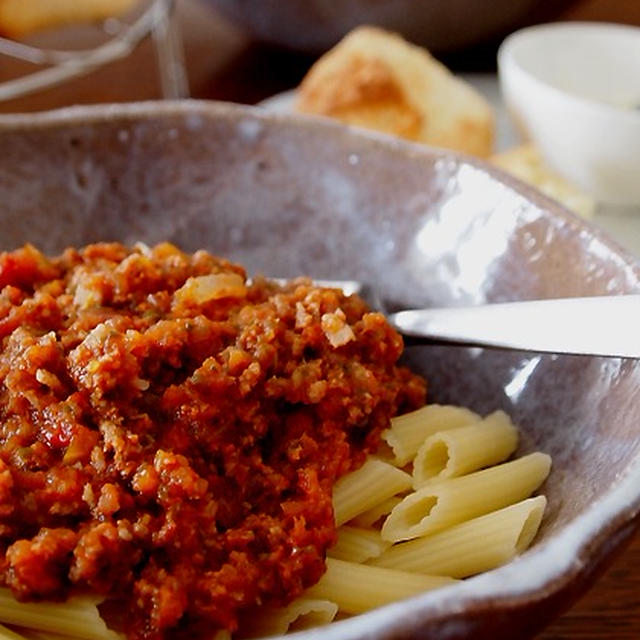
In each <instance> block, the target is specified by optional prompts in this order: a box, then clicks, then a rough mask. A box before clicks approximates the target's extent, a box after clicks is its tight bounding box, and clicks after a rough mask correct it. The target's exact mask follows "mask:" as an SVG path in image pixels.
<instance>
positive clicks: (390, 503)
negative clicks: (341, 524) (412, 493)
mask: <svg viewBox="0 0 640 640" xmlns="http://www.w3.org/2000/svg"><path fill="white" fill-rule="evenodd" d="M401 501H402V498H400V497H398V496H392V497H391V498H387V499H386V500H383V501H382V502H381V503H380V504H377V505H376V506H375V507H371V509H368V510H367V511H363V512H362V513H361V514H359V515H357V516H356V517H355V518H352V519H351V520H350V521H349V522H350V523H351V524H352V525H353V526H354V527H362V528H367V527H373V526H374V525H375V524H376V523H377V522H378V521H379V520H380V519H381V518H384V516H388V515H389V514H390V513H391V511H392V509H393V507H395V506H396V505H397V504H400V502H401Z"/></svg>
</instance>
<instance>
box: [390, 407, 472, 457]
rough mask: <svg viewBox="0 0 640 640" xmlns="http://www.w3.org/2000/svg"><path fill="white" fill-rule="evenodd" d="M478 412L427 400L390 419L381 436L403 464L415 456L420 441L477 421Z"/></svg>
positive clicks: (420, 443)
mask: <svg viewBox="0 0 640 640" xmlns="http://www.w3.org/2000/svg"><path fill="white" fill-rule="evenodd" d="M479 420H480V416H479V415H478V414H477V413H474V412H473V411H470V410H469V409H466V408H464V407H456V406H452V405H439V404H428V405H426V406H424V407H422V408H421V409H418V410H417V411H411V412H410V413H405V414H403V415H401V416H396V417H395V418H392V420H391V427H390V428H389V429H387V430H386V431H384V432H383V434H382V437H383V438H384V440H385V441H386V442H387V444H388V445H389V446H390V447H391V449H392V450H393V453H394V455H395V457H396V459H395V463H396V464H397V465H398V466H399V467H403V466H404V465H406V464H407V463H409V462H410V461H411V460H413V458H414V457H415V455H416V453H417V452H418V449H419V448H420V447H421V445H422V443H423V442H424V441H425V440H426V439H427V438H428V437H429V436H431V435H433V434H434V433H438V432H439V431H447V430H449V429H457V428H458V427H463V426H465V425H468V424H471V423H474V422H478V421H479Z"/></svg>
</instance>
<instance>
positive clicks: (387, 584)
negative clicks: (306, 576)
mask: <svg viewBox="0 0 640 640" xmlns="http://www.w3.org/2000/svg"><path fill="white" fill-rule="evenodd" d="M454 582H455V580H453V578H447V577H444V576H425V575H422V574H417V573H409V572H407V571H396V570H395V569H385V568H382V567H372V566H369V565H366V564H357V563H355V562H345V561H344V560H336V559H335V558H327V571H326V572H325V574H324V575H323V576H322V578H320V580H319V581H318V582H317V583H316V584H315V585H313V586H312V587H311V588H309V589H308V590H307V591H306V592H305V597H311V598H321V599H323V598H327V599H331V600H333V601H334V602H336V604H337V605H338V609H339V610H340V611H342V612H344V613H351V614H357V613H363V612H364V611H368V610H369V609H373V608H375V607H380V606H382V605H384V604H388V603H389V602H395V601H396V600H401V599H402V598H408V597H410V596H413V595H416V594H418V593H421V592H423V591H428V590H429V589H437V588H439V587H443V586H445V585H448V584H452V583H454Z"/></svg>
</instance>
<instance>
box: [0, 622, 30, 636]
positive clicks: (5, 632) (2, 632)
mask: <svg viewBox="0 0 640 640" xmlns="http://www.w3.org/2000/svg"><path fill="white" fill-rule="evenodd" d="M25 638H26V636H23V635H20V634H19V633H17V632H15V631H14V630H13V629H9V627H5V626H4V625H2V624H0V640H25Z"/></svg>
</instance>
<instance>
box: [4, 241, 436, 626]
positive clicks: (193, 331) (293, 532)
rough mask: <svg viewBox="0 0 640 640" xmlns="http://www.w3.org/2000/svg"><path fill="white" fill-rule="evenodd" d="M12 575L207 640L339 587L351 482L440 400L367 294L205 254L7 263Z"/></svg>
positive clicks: (26, 594)
mask: <svg viewBox="0 0 640 640" xmlns="http://www.w3.org/2000/svg"><path fill="white" fill-rule="evenodd" d="M0 289H1V293H0V339H1V341H2V343H1V345H2V348H1V351H0V414H1V420H0V545H1V546H0V560H1V562H2V565H1V567H0V575H1V578H2V582H3V583H4V584H5V585H7V586H8V587H10V588H11V590H12V591H13V593H14V594H15V596H16V597H17V598H18V599H20V600H42V599H46V600H63V599H65V598H66V597H68V596H69V595H71V594H75V593H84V592H92V593H96V594H100V595H101V596H103V597H104V598H105V599H106V601H107V603H110V604H111V605H114V606H110V607H109V609H110V610H118V611H119V612H120V613H119V616H118V618H119V623H118V624H120V625H121V626H122V628H123V630H124V632H125V633H126V634H127V636H128V637H130V638H165V637H204V636H211V633H212V631H213V630H215V629H229V630H234V629H235V628H236V627H237V624H238V620H239V618H241V617H242V615H243V612H246V611H247V610H249V609H250V608H251V607H254V606H256V605H260V604H284V603H286V602H288V601H290V600H291V599H293V598H294V597H296V596H298V595H300V594H301V593H302V591H303V590H304V589H305V588H306V587H308V586H310V585H312V584H313V583H314V582H316V581H317V580H318V579H319V578H320V576H321V575H322V573H323V571H324V568H325V564H324V558H325V553H326V550H327V548H328V547H329V546H331V545H332V544H333V543H334V542H335V526H334V521H333V512H332V504H331V491H332V486H333V484H334V482H335V480H336V479H337V478H338V477H340V476H341V475H343V474H344V473H346V472H348V471H349V470H351V469H354V468H356V467H357V466H359V465H360V464H361V463H362V462H363V461H364V458H365V456H366V454H367V453H369V452H371V451H374V450H375V448H376V446H377V445H378V442H379V437H380V432H381V431H382V430H383V429H384V428H385V427H387V426H388V425H389V420H390V418H391V417H392V416H393V415H395V414H397V413H398V412H401V411H404V410H409V409H413V408H416V407H417V406H419V405H421V404H423V403H424V400H425V392H426V389H425V382H424V380H422V379H421V378H419V377H418V376H415V375H413V374H412V373H410V372H409V371H408V370H407V369H405V368H403V367H400V366H398V364H397V361H398V358H399V356H400V354H401V352H402V349H403V344H402V339H401V337H400V336H399V335H398V334H397V333H396V332H395V331H394V330H393V329H392V328H391V327H390V326H389V325H388V324H387V322H386V321H385V319H384V317H383V316H382V315H380V314H379V313H371V312H370V311H369V310H368V308H367V306H366V304H365V303H364V302H363V301H362V300H361V299H360V298H358V297H357V296H345V295H344V294H343V293H342V292H341V291H340V290H336V289H325V288H318V287H316V286H314V285H313V284H312V283H311V282H310V281H309V280H305V279H298V280H293V281H291V282H290V283H288V284H286V285H278V284H276V283H274V282H271V281H268V280H266V279H260V278H257V279H254V280H252V281H249V280H248V279H247V277H246V273H245V271H244V269H243V268H242V267H241V266H239V265H236V264H232V263H231V262H229V261H227V260H224V259H221V258H218V257H215V256H213V255H211V254H209V253H207V252H205V251H197V252H195V253H193V254H188V253H184V252H182V251H180V250H179V249H177V248H176V247H174V246H173V245H170V244H167V243H165V244H160V245H157V246H155V247H153V248H149V247H146V246H144V245H136V246H135V247H125V246H123V245H121V244H117V243H109V244H107V243H103V244H94V245H89V246H86V247H85V248H83V249H80V250H75V249H68V250H66V251H64V252H63V253H62V254H61V255H59V256H56V257H52V258H48V257H46V256H45V255H43V254H42V253H41V252H40V251H38V250H37V249H35V248H34V247H32V246H30V245H27V246H25V247H23V248H21V249H18V250H16V251H13V252H6V253H2V254H0Z"/></svg>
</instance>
